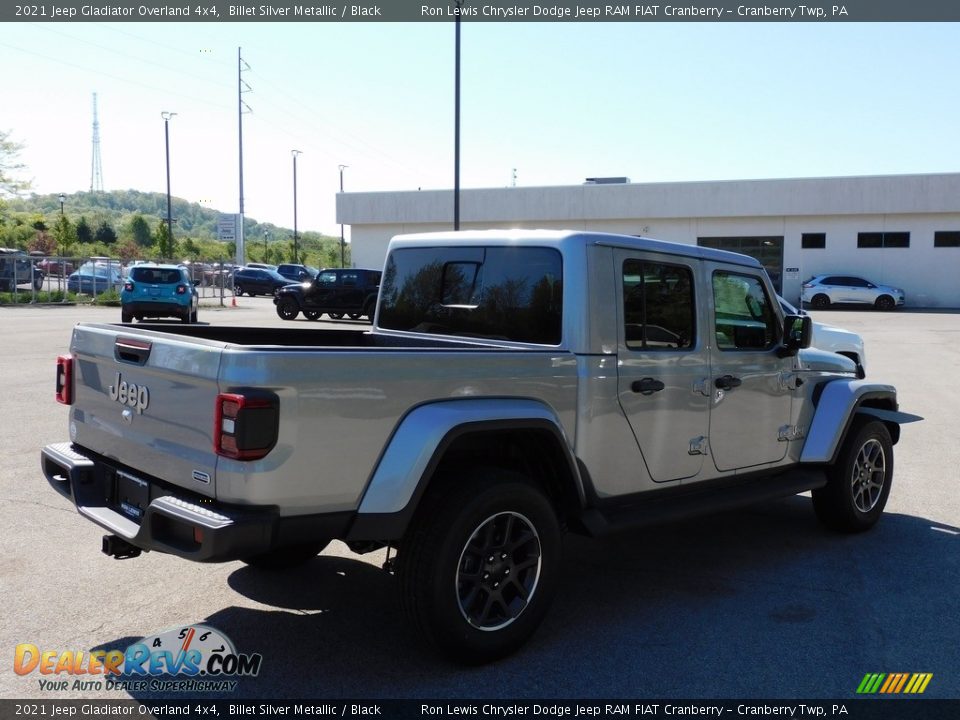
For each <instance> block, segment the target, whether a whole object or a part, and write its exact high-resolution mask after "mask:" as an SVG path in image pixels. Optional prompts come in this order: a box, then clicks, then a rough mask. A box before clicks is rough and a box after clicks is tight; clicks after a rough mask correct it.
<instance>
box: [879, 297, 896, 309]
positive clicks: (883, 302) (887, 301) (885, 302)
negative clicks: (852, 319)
mask: <svg viewBox="0 0 960 720" xmlns="http://www.w3.org/2000/svg"><path fill="white" fill-rule="evenodd" d="M873 306H874V307H875V308H877V310H881V311H883V312H890V311H891V310H893V309H894V308H895V307H896V306H897V303H896V301H895V300H894V299H893V298H892V297H890V296H889V295H881V296H880V297H878V298H877V301H876V302H875V303H874V304H873Z"/></svg>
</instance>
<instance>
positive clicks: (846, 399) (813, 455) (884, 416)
mask: <svg viewBox="0 0 960 720" xmlns="http://www.w3.org/2000/svg"><path fill="white" fill-rule="evenodd" d="M868 401H872V402H871V404H870V405H864V403H865V402H868ZM880 405H886V407H880ZM857 414H861V415H872V416H874V417H876V418H878V419H880V420H882V421H884V422H885V423H887V424H888V425H893V426H899V425H902V424H905V423H910V422H916V421H917V420H922V419H923V418H921V417H920V416H918V415H911V414H910V413H905V412H901V411H900V410H899V409H897V391H896V388H894V387H893V386H892V385H883V384H880V383H874V382H868V381H866V380H846V379H838V380H834V381H832V382H829V383H827V384H826V385H825V386H824V387H823V391H822V392H821V393H820V398H819V401H818V402H817V410H816V413H815V415H814V417H813V422H811V423H810V431H809V432H808V433H807V440H806V442H805V443H804V445H803V452H802V453H801V455H800V462H802V463H831V462H833V460H834V458H835V457H836V454H837V451H838V450H839V449H840V445H841V443H842V442H843V438H844V436H845V435H846V433H847V429H848V428H849V427H850V423H851V422H852V421H853V418H854V416H855V415H857Z"/></svg>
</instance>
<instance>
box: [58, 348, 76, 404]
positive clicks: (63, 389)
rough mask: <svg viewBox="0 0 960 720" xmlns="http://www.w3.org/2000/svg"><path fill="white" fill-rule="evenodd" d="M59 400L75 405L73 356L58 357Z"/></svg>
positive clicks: (59, 401) (62, 402)
mask: <svg viewBox="0 0 960 720" xmlns="http://www.w3.org/2000/svg"><path fill="white" fill-rule="evenodd" d="M57 402H58V403H61V404H63V405H73V356H72V355H61V356H60V357H58V358H57Z"/></svg>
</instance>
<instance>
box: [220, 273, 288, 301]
mask: <svg viewBox="0 0 960 720" xmlns="http://www.w3.org/2000/svg"><path fill="white" fill-rule="evenodd" d="M289 284H290V281H289V280H288V279H287V278H285V277H284V276H283V275H281V274H280V273H278V272H277V271H276V270H267V269H266V268H252V267H242V268H239V269H238V270H236V271H235V272H234V273H233V292H234V294H236V296H237V297H240V296H241V295H243V294H244V293H246V294H247V295H276V293H277V290H279V289H280V288H282V287H284V286H286V285H289Z"/></svg>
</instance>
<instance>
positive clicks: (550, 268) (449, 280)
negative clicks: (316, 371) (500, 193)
mask: <svg viewBox="0 0 960 720" xmlns="http://www.w3.org/2000/svg"><path fill="white" fill-rule="evenodd" d="M562 271H563V263H562V260H561V257H560V253H559V252H557V251H556V250H554V249H552V248H531V247H523V248H518V247H496V248H471V247H457V248H409V249H401V250H397V251H395V252H393V253H391V255H390V258H389V260H388V261H387V267H386V270H385V271H384V274H383V283H382V285H381V288H380V315H379V324H380V327H382V328H385V329H388V330H406V331H410V332H423V333H433V334H439V335H459V336H464V337H480V338H487V339H491V340H510V341H513V342H526V343H537V344H542V345H559V344H560V340H561V310H562V306H563V272H562Z"/></svg>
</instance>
